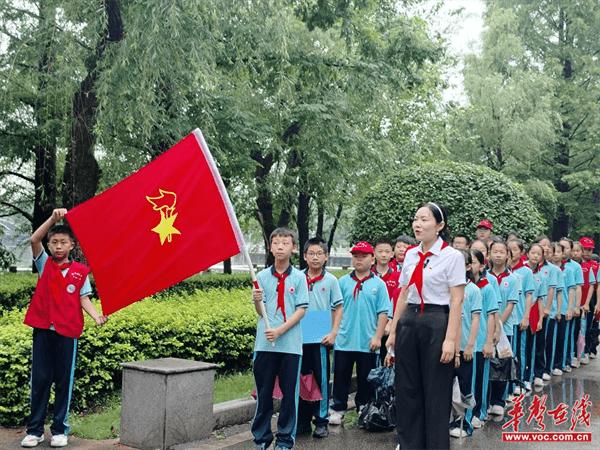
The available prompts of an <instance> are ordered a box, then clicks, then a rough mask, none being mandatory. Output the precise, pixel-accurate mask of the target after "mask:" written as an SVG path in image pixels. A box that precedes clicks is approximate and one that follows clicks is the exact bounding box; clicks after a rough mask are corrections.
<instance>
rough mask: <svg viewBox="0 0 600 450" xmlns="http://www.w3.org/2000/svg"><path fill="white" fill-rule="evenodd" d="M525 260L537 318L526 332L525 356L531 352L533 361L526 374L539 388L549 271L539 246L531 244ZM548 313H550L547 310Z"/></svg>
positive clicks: (542, 365)
mask: <svg viewBox="0 0 600 450" xmlns="http://www.w3.org/2000/svg"><path fill="white" fill-rule="evenodd" d="M527 258H528V259H527V266H528V267H529V268H530V269H531V270H532V272H533V280H534V282H535V286H536V289H535V290H534V294H533V297H532V298H533V302H534V304H533V305H532V307H531V310H532V311H534V308H536V309H537V311H534V312H535V313H537V317H538V320H537V323H533V325H532V321H530V322H529V323H530V325H529V329H528V332H527V354H528V355H529V354H530V352H531V353H532V359H533V363H532V367H531V370H530V372H527V373H528V374H529V373H531V377H533V384H534V385H535V386H537V387H541V386H543V385H544V381H543V378H542V377H543V374H544V370H545V368H546V339H545V337H546V329H545V325H546V321H545V320H544V315H545V312H546V301H547V297H548V284H549V277H550V270H549V269H548V267H546V261H545V260H544V249H543V248H542V246H541V245H540V244H537V243H535V244H531V247H530V248H529V252H527ZM554 287H556V286H554ZM548 312H550V311H549V310H548ZM532 314H533V313H532ZM534 317H535V316H534ZM528 361H529V359H528ZM529 378H530V377H528V379H529Z"/></svg>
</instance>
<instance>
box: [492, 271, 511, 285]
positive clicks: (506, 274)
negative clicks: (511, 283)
mask: <svg viewBox="0 0 600 450" xmlns="http://www.w3.org/2000/svg"><path fill="white" fill-rule="evenodd" d="M490 273H491V274H492V275H494V277H496V280H498V284H500V282H501V281H502V280H503V279H504V278H506V277H507V276H509V275H510V271H509V270H508V269H504V272H502V273H500V274H498V275H496V274H495V273H494V271H493V270H491V271H490Z"/></svg>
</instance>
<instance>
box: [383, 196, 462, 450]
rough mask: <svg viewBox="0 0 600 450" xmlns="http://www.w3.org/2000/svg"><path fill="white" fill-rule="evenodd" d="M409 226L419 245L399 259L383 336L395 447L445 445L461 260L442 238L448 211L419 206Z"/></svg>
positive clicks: (454, 361) (457, 326)
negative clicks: (391, 374)
mask: <svg viewBox="0 0 600 450" xmlns="http://www.w3.org/2000/svg"><path fill="white" fill-rule="evenodd" d="M412 227H413V231H414V233H415V238H416V239H417V240H418V241H420V244H419V245H418V246H417V247H414V248H412V249H410V250H408V251H407V253H406V257H405V259H404V266H403V269H402V275H401V276H400V285H401V286H402V294H401V296H400V298H399V300H398V306H397V307H396V312H395V314H394V319H393V322H392V326H391V330H392V331H391V333H390V336H389V339H388V343H390V346H389V347H390V350H393V351H394V354H395V358H392V357H391V356H389V357H388V358H387V359H386V363H387V364H388V365H391V364H392V361H393V360H394V359H395V367H396V369H395V371H396V405H397V425H396V429H397V432H398V447H397V448H400V449H434V448H435V449H447V448H449V447H450V437H449V434H448V419H449V417H450V409H451V405H452V377H453V373H454V366H455V364H459V362H460V318H461V305H462V301H463V297H464V288H465V284H466V279H465V261H464V257H463V256H462V255H461V254H460V252H458V251H457V250H455V249H453V248H452V247H450V246H449V245H448V244H447V242H446V240H447V239H448V216H447V214H446V212H445V211H444V209H443V208H442V207H441V206H440V205H438V204H436V203H432V202H430V203H425V204H424V205H423V206H421V207H420V208H419V209H418V210H417V212H416V213H415V216H414V219H413V224H412ZM392 343H394V344H395V345H394V348H393V349H391V347H392Z"/></svg>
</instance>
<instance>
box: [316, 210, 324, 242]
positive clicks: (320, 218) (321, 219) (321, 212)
mask: <svg viewBox="0 0 600 450" xmlns="http://www.w3.org/2000/svg"><path fill="white" fill-rule="evenodd" d="M324 224H325V207H324V206H323V202H319V204H318V206H317V230H316V232H315V236H316V237H320V238H323V226H324Z"/></svg>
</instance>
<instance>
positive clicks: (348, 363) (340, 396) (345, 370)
mask: <svg viewBox="0 0 600 450" xmlns="http://www.w3.org/2000/svg"><path fill="white" fill-rule="evenodd" d="M378 357H379V355H378V354H377V353H366V352H347V351H343V350H336V351H334V352H333V395H332V397H333V404H332V405H331V409H333V410H334V411H338V412H345V411H346V410H347V409H348V394H349V393H350V384H351V382H352V370H353V369H354V364H356V382H357V386H356V396H355V397H354V401H355V403H356V409H357V410H358V409H360V407H361V406H362V405H364V404H366V403H368V402H370V401H371V400H373V399H374V396H375V392H374V390H373V388H372V387H371V386H370V385H369V383H367V377H368V376H369V372H370V371H371V370H373V369H374V368H375V367H377V358H378Z"/></svg>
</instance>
